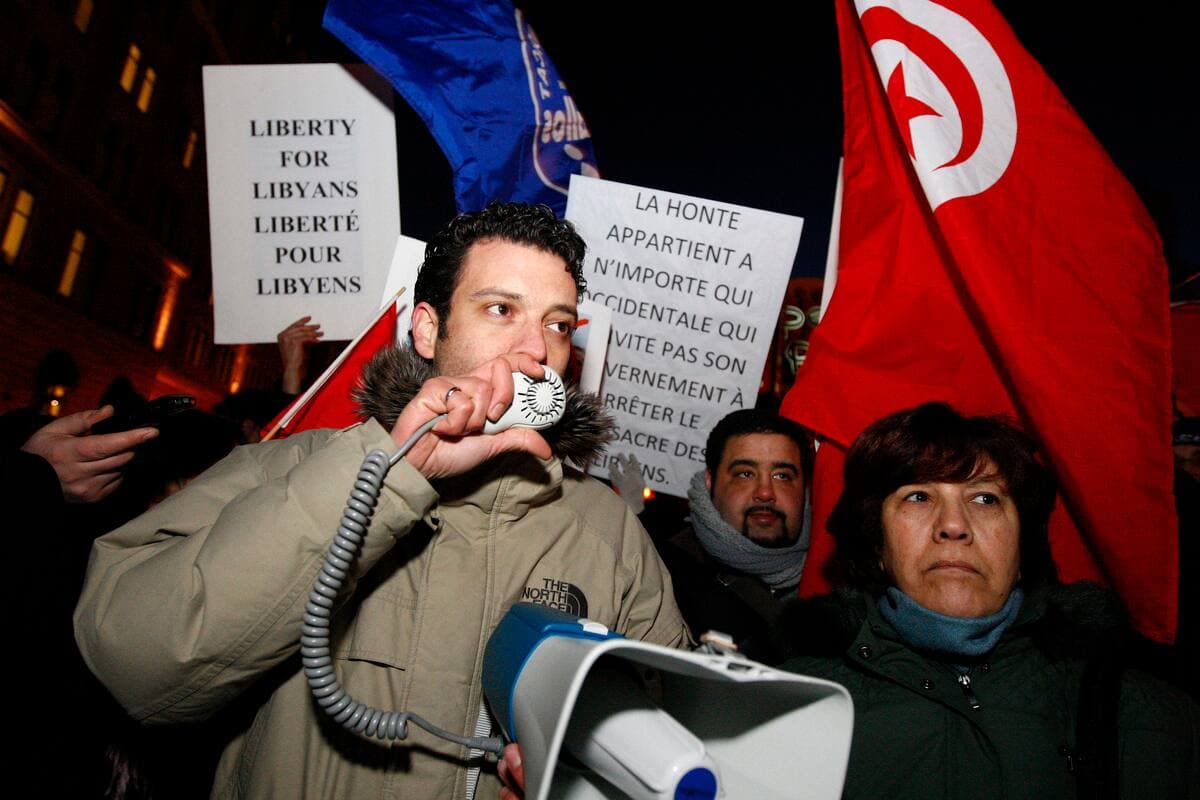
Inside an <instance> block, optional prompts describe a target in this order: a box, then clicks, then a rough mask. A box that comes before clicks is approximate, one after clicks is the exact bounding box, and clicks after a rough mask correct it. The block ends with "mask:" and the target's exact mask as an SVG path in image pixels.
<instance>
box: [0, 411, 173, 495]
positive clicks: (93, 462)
mask: <svg viewBox="0 0 1200 800" xmlns="http://www.w3.org/2000/svg"><path fill="white" fill-rule="evenodd" d="M112 415H113V407H112V406H104V407H103V408H99V409H93V410H91V411H80V412H79V413H77V414H69V415H68V416H65V417H63V418H62V419H56V420H55V421H54V422H51V423H49V424H48V425H45V426H43V427H42V428H40V429H38V431H37V432H36V433H34V434H33V436H30V437H29V439H28V441H26V442H25V444H24V445H22V446H21V449H22V450H24V451H25V452H27V453H33V454H34V455H36V456H41V457H42V458H44V459H46V461H48V462H49V463H50V466H51V467H53V468H54V472H55V474H56V475H58V482H59V485H61V486H62V491H63V497H64V498H65V499H66V501H67V502H68V503H95V502H96V501H98V500H103V499H104V498H105V497H107V496H108V495H110V494H112V493H113V491H115V490H116V488H117V487H118V486H119V485H120V484H121V479H122V478H123V477H124V468H125V465H126V464H128V463H129V461H130V459H132V458H133V449H134V448H135V447H137V446H138V445H139V444H141V443H142V442H146V441H149V440H150V439H153V438H154V437H155V436H158V429H157V428H134V429H133V430H128V431H119V432H117V433H105V434H89V431H90V430H91V427H92V425H95V424H96V423H97V422H100V421H101V420H105V419H108V418H109V417H111V416H112Z"/></svg>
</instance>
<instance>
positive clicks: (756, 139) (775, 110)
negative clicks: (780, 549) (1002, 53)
mask: <svg viewBox="0 0 1200 800" xmlns="http://www.w3.org/2000/svg"><path fill="white" fill-rule="evenodd" d="M519 5H520V7H521V8H523V9H524V10H525V12H526V15H527V16H528V19H529V21H530V23H531V24H532V25H533V27H534V29H535V30H536V31H537V32H538V35H539V37H540V39H541V41H542V44H543V46H544V47H545V48H546V51H547V53H548V54H549V55H550V57H551V59H552V60H553V61H554V63H555V65H556V66H557V68H558V70H559V73H560V75H561V76H562V78H563V80H564V81H565V82H566V84H567V86H568V88H569V89H570V91H571V94H572V96H573V97H574V99H575V102H576V104H577V105H578V106H579V108H580V109H581V110H582V112H583V114H584V115H585V117H586V118H587V121H588V126H589V128H590V129H591V133H592V139H593V142H594V146H595V150H596V156H597V159H598V162H599V166H600V171H601V174H602V176H603V177H605V178H609V179H612V180H617V181H622V182H626V183H635V184H640V185H644V186H648V187H651V188H656V189H665V190H668V191H674V192H681V193H686V194H693V195H698V196H701V197H706V198H711V199H714V200H719V201H723V202H728V203H738V204H742V205H747V206H754V207H759V208H765V209H770V210H772V211H779V212H783V213H787V214H795V215H798V216H802V217H804V218H805V231H804V236H803V237H802V239H801V244H800V251H799V253H798V254H797V259H796V269H795V274H797V275H820V274H822V272H823V270H824V262H825V248H826V243H827V240H828V232H829V222H830V210H831V205H832V200H833V190H834V184H835V177H836V169H837V158H838V155H839V154H840V151H841V124H842V113H841V88H840V76H839V63H838V51H837V31H836V27H835V22H834V13H833V8H834V6H833V0H828V2H826V1H825V0H818V1H813V0H807V1H806V2H798V3H794V4H790V5H789V7H788V16H789V19H788V21H786V22H785V21H784V19H783V17H782V16H781V14H780V12H779V10H778V7H774V8H772V9H768V8H767V7H765V5H762V4H758V3H753V2H751V3H741V4H732V5H731V6H729V8H728V9H727V10H725V11H718V10H703V9H702V8H701V7H700V6H699V5H698V4H693V3H687V4H682V3H680V4H671V3H652V2H645V1H643V2H640V3H632V2H603V3H595V2H586V3H584V2H576V3H564V2H560V1H557V0H556V1H553V2H552V1H551V0H524V2H521V3H519ZM997 5H998V6H999V7H1000V9H1001V11H1002V12H1003V13H1004V14H1005V16H1006V18H1007V19H1008V21H1009V23H1010V24H1011V25H1012V26H1013V28H1014V30H1015V31H1016V33H1017V36H1018V38H1019V39H1020V40H1021V41H1022V43H1023V44H1024V45H1025V46H1026V48H1027V49H1028V50H1029V51H1030V52H1031V53H1032V54H1033V55H1034V57H1035V58H1037V59H1038V61H1039V62H1040V63H1041V64H1042V66H1043V67H1044V68H1045V69H1046V70H1047V72H1049V74H1050V76H1051V77H1052V78H1053V79H1054V81H1055V82H1056V83H1057V84H1058V86H1059V88H1060V89H1061V90H1062V91H1063V93H1064V94H1065V95H1066V97H1067V98H1068V100H1070V101H1071V103H1072V104H1073V105H1074V106H1075V108H1076V109H1077V110H1078V111H1079V112H1080V114H1081V116H1082V117H1083V119H1084V120H1085V122H1087V124H1088V126H1089V127H1090V128H1091V129H1092V131H1093V132H1094V133H1095V134H1096V136H1097V137H1098V138H1099V139H1100V141H1101V142H1102V143H1103V144H1104V146H1105V147H1106V149H1107V150H1108V152H1109V154H1110V155H1111V156H1112V158H1113V159H1114V161H1115V162H1116V163H1117V165H1118V166H1119V167H1120V168H1121V169H1122V171H1123V172H1124V173H1125V175H1126V176H1127V177H1128V178H1129V179H1130V180H1131V182H1132V183H1133V184H1134V186H1135V187H1136V188H1137V190H1138V192H1139V194H1140V195H1141V197H1142V200H1143V201H1144V202H1145V203H1146V205H1147V207H1148V208H1149V209H1150V212H1151V214H1152V215H1153V216H1154V217H1155V219H1156V220H1157V222H1158V224H1159V228H1160V230H1161V232H1162V234H1163V238H1164V243H1165V247H1166V251H1167V256H1168V261H1169V262H1170V263H1171V268H1172V278H1173V283H1174V282H1178V281H1179V280H1181V279H1182V278H1183V277H1184V276H1185V275H1188V274H1191V273H1193V272H1195V271H1196V270H1197V269H1198V268H1200V232H1198V230H1197V228H1198V227H1200V226H1198V225H1197V220H1198V219H1200V189H1198V187H1200V169H1198V164H1200V159H1198V158H1197V156H1196V153H1195V151H1194V148H1195V146H1196V143H1197V142H1200V125H1198V123H1197V111H1196V106H1197V100H1198V99H1200V92H1198V91H1197V89H1196V82H1197V81H1196V79H1197V77H1200V75H1198V71H1197V69H1196V68H1195V66H1194V62H1193V58H1194V48H1195V45H1194V44H1193V42H1192V41H1191V37H1190V34H1189V33H1188V31H1189V28H1188V27H1187V26H1186V25H1185V24H1184V23H1183V21H1182V20H1181V19H1180V18H1179V17H1178V16H1177V15H1171V14H1168V13H1167V9H1168V7H1167V5H1166V4H1164V3H1158V2H1151V3H1138V4H1135V5H1132V6H1121V7H1113V8H1108V7H1102V6H1099V4H1092V3H1082V2H1060V3H1031V2H1001V3H997ZM1117 8H1123V9H1125V10H1124V11H1123V12H1118V11H1117V10H1116V9H1117ZM670 9H677V11H678V13H669V11H670ZM735 9H736V10H735ZM397 111H398V116H400V117H401V121H400V127H401V129H402V130H401V135H402V137H403V136H404V128H405V127H406V126H407V127H408V128H409V134H410V139H412V138H416V139H418V140H419V139H421V137H422V136H423V137H424V141H417V142H415V143H414V144H413V145H412V148H411V149H410V150H409V151H408V153H407V154H406V153H405V152H403V147H402V153H401V164H400V172H401V203H402V218H401V223H402V226H403V228H404V230H405V232H406V233H409V234H410V235H414V236H428V235H429V234H430V233H432V231H433V230H434V229H436V227H438V226H439V225H440V224H441V223H442V222H444V221H445V219H446V218H447V217H448V216H449V215H450V214H452V213H453V194H452V188H451V186H450V184H449V181H450V174H449V169H448V167H447V166H446V164H445V161H444V159H441V157H440V152H439V151H437V150H436V145H434V144H433V142H432V139H430V138H428V136H427V134H423V133H422V132H421V131H420V130H418V129H419V128H420V127H422V126H421V125H420V123H419V120H417V119H416V117H415V115H413V114H412V113H411V112H410V111H408V110H407V109H398V110H397ZM414 190H415V191H414Z"/></svg>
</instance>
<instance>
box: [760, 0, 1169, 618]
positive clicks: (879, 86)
mask: <svg viewBox="0 0 1200 800" xmlns="http://www.w3.org/2000/svg"><path fill="white" fill-rule="evenodd" d="M838 28H839V31H840V39H841V50H842V82H843V92H844V102H845V113H846V124H845V142H844V152H845V162H844V175H845V186H844V199H843V208H842V215H841V220H842V222H841V232H840V237H841V238H840V254H839V265H838V280H837V287H836V290H835V291H834V294H833V298H832V300H831V301H830V304H829V308H828V309H827V310H826V313H825V316H824V318H823V319H822V321H821V323H820V325H819V326H818V327H817V329H816V331H815V333H814V334H813V337H812V339H811V342H810V350H809V352H808V357H807V360H806V361H805V364H804V366H803V367H802V368H801V369H800V371H799V374H798V375H797V380H796V384H795V386H794V388H793V389H792V390H791V392H790V393H789V395H788V396H787V398H785V401H784V409H783V410H784V413H786V414H787V415H788V416H790V417H792V418H794V419H796V420H798V421H799V422H801V423H803V424H804V425H807V426H809V427H810V428H812V429H813V430H815V431H816V432H817V433H818V434H819V435H821V436H822V437H824V438H826V439H827V440H828V442H829V444H828V445H827V446H823V447H822V448H821V453H820V455H819V456H818V460H817V477H816V479H815V485H816V498H815V504H816V509H815V510H816V513H817V514H818V516H817V519H819V520H824V519H826V518H827V517H828V512H829V510H830V508H831V506H832V503H833V500H835V499H836V497H837V494H838V492H839V491H840V486H841V464H842V457H843V455H844V452H845V448H846V447H848V446H849V444H850V443H851V442H852V441H853V439H854V438H855V436H857V435H858V433H859V432H860V431H861V430H862V429H863V428H864V427H865V426H866V425H868V424H869V423H871V422H872V421H874V420H876V419H878V418H879V417H881V416H884V415H885V414H888V413H891V412H894V411H897V410H900V409H903V408H908V407H911V406H914V405H917V404H919V403H921V402H924V401H926V400H945V401H947V402H949V403H951V404H952V405H953V406H955V407H956V408H958V409H959V410H960V411H963V412H964V413H971V414H979V413H1007V414H1010V415H1012V416H1014V417H1015V418H1017V419H1018V420H1019V421H1020V422H1021V423H1022V424H1023V425H1024V426H1026V427H1027V428H1028V429H1029V430H1030V431H1031V432H1033V433H1035V434H1036V435H1037V436H1038V437H1039V438H1041V439H1042V441H1043V442H1044V443H1045V445H1046V450H1047V454H1048V457H1049V459H1050V461H1051V463H1052V464H1053V466H1054V469H1055V470H1056V472H1057V474H1058V476H1059V480H1060V485H1061V491H1062V503H1061V504H1060V507H1059V508H1057V509H1056V510H1055V512H1054V516H1053V518H1052V519H1051V531H1050V538H1051V546H1052V549H1053V552H1054V556H1055V560H1056V561H1057V563H1058V566H1059V572H1060V575H1061V577H1062V578H1063V580H1065V581H1073V580H1080V579H1092V580H1101V581H1105V582H1108V583H1110V584H1111V585H1112V586H1113V587H1114V588H1115V589H1116V591H1117V592H1118V593H1119V594H1120V596H1121V597H1122V599H1123V600H1124V602H1125V604H1126V606H1127V608H1128V609H1129V611H1130V613H1131V615H1132V617H1133V619H1134V621H1135V623H1136V624H1137V626H1138V628H1139V629H1140V630H1141V631H1142V632H1143V633H1144V634H1146V635H1148V636H1150V637H1151V638H1154V639H1157V640H1160V641H1169V640H1171V639H1172V638H1173V636H1174V632H1175V624H1176V598H1177V592H1176V586H1177V566H1178V565H1177V561H1178V553H1177V539H1176V521H1175V514H1174V504H1173V499H1172V494H1171V478H1172V473H1171V454H1170V450H1169V442H1170V424H1171V419H1170V409H1171V398H1170V338H1169V329H1168V316H1167V308H1168V291H1167V268H1166V263H1165V261H1164V259H1163V255H1162V248H1161V244H1160V242H1159V239H1158V235H1157V233H1156V231H1155V229H1154V226H1153V223H1152V222H1151V220H1150V218H1149V217H1148V215H1147V214H1146V211H1145V209H1143V208H1142V206H1141V204H1140V203H1139V202H1138V199H1137V197H1136V195H1135V194H1134V191H1133V189H1132V188H1131V187H1130V186H1129V184H1128V183H1127V182H1126V181H1125V179H1124V178H1123V177H1122V176H1121V174H1120V173H1119V172H1118V171H1117V169H1116V167H1115V166H1114V165H1113V164H1112V162H1111V161H1110V160H1109V159H1108V157H1107V155H1106V154H1105V153H1104V151H1103V150H1102V149H1101V147H1100V145H1099V144H1098V143H1097V142H1096V140H1095V138H1093V137H1092V135H1091V133H1090V132H1089V131H1088V130H1087V127H1086V126H1085V125H1084V124H1083V122H1082V121H1081V120H1080V119H1079V118H1078V116H1076V114H1075V112H1074V111H1073V110H1072V109H1071V107H1070V106H1069V105H1068V103H1067V101H1066V100H1065V99H1064V98H1063V96H1062V95H1061V94H1060V93H1059V92H1058V90H1057V89H1056V88H1055V86H1054V84H1053V83H1051V81H1050V79H1049V78H1048V77H1047V76H1046V74H1045V73H1044V72H1043V71H1042V69H1041V67H1040V66H1039V65H1038V64H1037V63H1036V62H1035V61H1034V60H1033V58H1032V57H1030V55H1029V54H1028V53H1026V52H1025V50H1024V49H1023V48H1022V47H1021V45H1020V44H1019V43H1018V42H1017V40H1016V37H1015V36H1014V35H1013V32H1012V30H1011V29H1010V28H1009V27H1008V25H1007V24H1006V23H1005V22H1004V20H1003V18H1002V17H1001V16H1000V14H999V13H998V12H997V11H996V10H995V9H994V8H993V7H992V5H991V4H990V3H988V2H984V0H939V2H938V3H934V2H929V0H905V1H904V2H899V0H854V2H853V4H852V3H851V0H839V2H838ZM832 548H833V545H832V539H831V537H829V536H828V534H825V535H818V536H815V537H814V541H813V545H812V551H811V552H810V554H809V559H810V562H809V563H810V565H812V566H811V567H810V568H809V569H806V570H805V573H804V582H803V583H802V585H801V593H802V594H806V595H807V594H813V593H816V592H818V591H822V590H823V589H824V588H825V587H827V586H828V583H827V581H828V578H827V576H826V575H825V574H824V570H823V569H821V568H820V567H822V566H823V565H824V564H825V562H826V561H827V559H828V557H829V555H830V553H831V551H832ZM812 567H816V568H812Z"/></svg>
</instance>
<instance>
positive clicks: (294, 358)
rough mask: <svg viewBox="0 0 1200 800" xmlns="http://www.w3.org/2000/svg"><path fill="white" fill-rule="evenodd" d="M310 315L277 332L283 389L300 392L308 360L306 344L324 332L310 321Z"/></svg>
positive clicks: (291, 392)
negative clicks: (281, 362)
mask: <svg viewBox="0 0 1200 800" xmlns="http://www.w3.org/2000/svg"><path fill="white" fill-rule="evenodd" d="M311 319H312V317H311V316H305V317H301V318H300V319H298V320H296V321H295V322H293V323H292V324H291V325H288V326H287V327H286V328H284V329H283V330H281V331H280V332H279V335H278V336H276V337H275V341H276V342H278V343H279V357H280V358H281V359H282V360H283V379H282V384H281V385H282V388H283V391H285V392H287V393H288V394H300V387H301V386H302V385H303V383H304V365H305V362H306V361H307V360H308V346H309V345H310V344H312V343H313V342H316V341H318V340H320V338H321V337H322V336H324V335H325V334H324V333H323V332H322V331H321V326H320V325H319V324H318V323H316V322H313V323H310V322H309V320H311Z"/></svg>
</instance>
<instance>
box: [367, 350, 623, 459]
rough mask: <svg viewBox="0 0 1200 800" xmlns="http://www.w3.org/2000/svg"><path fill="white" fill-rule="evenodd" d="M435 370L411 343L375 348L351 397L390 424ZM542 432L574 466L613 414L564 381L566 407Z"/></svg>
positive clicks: (595, 445)
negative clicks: (407, 345)
mask: <svg viewBox="0 0 1200 800" xmlns="http://www.w3.org/2000/svg"><path fill="white" fill-rule="evenodd" d="M434 375H435V373H434V371H433V365H432V364H431V363H430V362H428V361H426V360H425V359H423V358H421V357H420V356H419V355H417V353H416V352H415V351H414V350H412V348H410V347H405V346H403V345H396V346H393V347H389V348H386V349H384V350H380V351H379V352H378V353H376V354H375V356H374V357H373V358H372V359H371V360H370V362H368V363H367V365H366V367H364V368H363V373H362V377H361V378H360V379H359V384H358V386H357V387H356V388H355V390H354V400H355V402H357V403H358V406H359V410H360V411H361V412H362V413H363V414H364V415H365V416H368V417H374V418H375V419H376V420H377V421H378V422H379V424H380V425H382V426H383V427H384V428H386V429H387V430H391V429H392V426H394V425H395V424H396V418H397V417H398V416H400V412H401V411H402V410H403V409H404V407H405V406H406V405H408V403H409V402H410V401H411V400H412V399H413V397H415V396H416V394H417V392H418V391H419V390H420V388H421V385H422V384H423V383H425V381H427V380H429V379H430V378H432V377H434ZM540 433H541V434H542V436H543V437H545V439H546V441H547V442H549V444H550V449H551V450H553V451H554V454H555V455H556V456H558V457H559V458H562V459H565V460H567V461H570V462H571V463H573V464H575V465H577V466H583V465H584V464H585V463H586V462H588V461H590V460H591V459H593V458H595V457H596V456H597V455H599V453H600V451H601V450H602V449H603V448H604V445H606V444H608V442H609V441H611V440H612V438H613V435H614V432H613V421H612V418H611V417H610V416H608V414H607V412H605V410H604V405H603V404H602V403H601V401H600V398H599V397H597V396H596V395H594V394H590V393H588V392H582V391H580V390H579V387H578V386H574V385H572V386H568V387H567V409H566V411H565V412H564V413H563V417H562V419H561V420H559V421H558V422H557V423H555V424H554V425H552V426H551V427H549V428H547V429H545V430H543V431H540Z"/></svg>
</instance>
